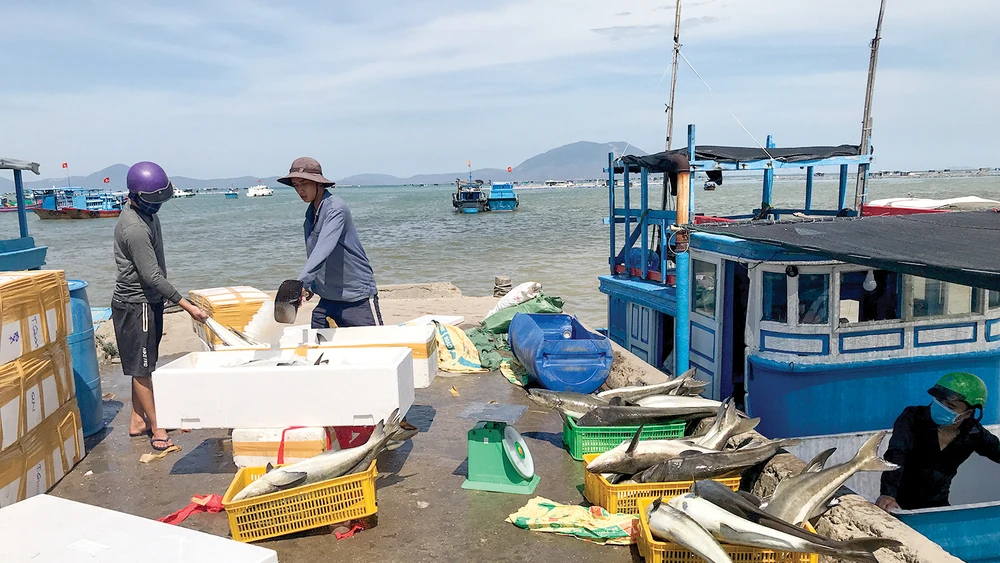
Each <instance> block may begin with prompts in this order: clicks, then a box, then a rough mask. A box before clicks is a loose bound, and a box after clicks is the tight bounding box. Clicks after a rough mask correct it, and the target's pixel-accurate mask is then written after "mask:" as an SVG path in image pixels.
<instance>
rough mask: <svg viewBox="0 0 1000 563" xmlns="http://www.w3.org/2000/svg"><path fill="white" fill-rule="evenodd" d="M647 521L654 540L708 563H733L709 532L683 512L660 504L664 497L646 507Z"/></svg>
mask: <svg viewBox="0 0 1000 563" xmlns="http://www.w3.org/2000/svg"><path fill="white" fill-rule="evenodd" d="M646 518H647V520H648V521H649V532H650V534H652V535H653V537H655V538H657V539H660V540H666V541H670V542H674V543H676V544H678V545H682V546H684V547H686V548H688V549H690V550H691V551H692V552H693V553H694V554H695V555H697V556H698V557H701V558H702V559H704V560H705V561H708V562H709V563H732V559H730V558H729V554H727V553H726V550H724V549H722V546H721V545H719V542H717V541H715V538H713V537H712V534H710V533H709V532H708V530H706V529H705V528H704V527H703V526H701V525H700V524H698V523H697V522H696V521H695V520H694V519H693V518H691V517H690V516H688V515H687V514H685V513H684V512H682V511H680V510H677V509H676V508H674V507H673V506H671V505H670V504H669V503H665V502H663V497H660V498H658V499H656V500H654V501H653V502H651V503H650V504H649V506H647V507H646Z"/></svg>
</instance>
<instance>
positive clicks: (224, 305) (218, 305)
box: [188, 286, 271, 347]
mask: <svg viewBox="0 0 1000 563" xmlns="http://www.w3.org/2000/svg"><path fill="white" fill-rule="evenodd" d="M270 300H271V298H270V297H269V296H268V295H267V294H266V293H264V292H263V291H261V290H259V289H256V288H253V287H248V286H238V287H213V288H210V289H192V290H191V291H190V292H189V293H188V301H190V302H191V303H194V304H195V305H197V306H198V307H199V308H201V310H203V311H205V312H206V313H208V315H209V316H210V317H212V318H213V319H215V320H216V321H218V323H219V324H221V325H222V326H224V327H226V328H235V329H236V330H240V331H242V330H243V329H244V327H246V325H247V324H248V323H249V322H250V320H251V319H253V316H254V315H255V314H257V311H259V310H260V306H261V305H263V304H264V302H265V301H270ZM191 323H192V325H193V326H194V332H195V334H197V335H198V337H199V338H201V340H202V341H203V342H207V343H209V344H211V345H212V346H213V347H214V346H219V345H221V344H222V341H221V340H219V337H218V336H216V335H215V334H214V333H213V332H212V331H211V330H208V329H207V328H206V327H205V325H204V324H202V323H199V322H196V321H193V320H192V321H191Z"/></svg>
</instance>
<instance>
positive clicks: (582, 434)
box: [563, 416, 687, 508]
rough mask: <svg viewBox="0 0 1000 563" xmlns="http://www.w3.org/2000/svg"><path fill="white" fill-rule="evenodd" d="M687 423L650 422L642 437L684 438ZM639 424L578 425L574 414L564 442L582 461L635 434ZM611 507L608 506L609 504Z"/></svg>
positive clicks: (568, 420)
mask: <svg viewBox="0 0 1000 563" xmlns="http://www.w3.org/2000/svg"><path fill="white" fill-rule="evenodd" d="M686 426H687V423H686V422H684V421H683V420H679V421H677V422H667V423H665V424H647V425H645V426H643V428H642V434H641V435H640V436H639V440H669V439H672V438H683V437H684V428H685V427H686ZM638 430H639V427H638V426H577V425H576V420H574V419H573V417H571V416H570V417H566V418H565V419H563V444H564V445H565V446H566V447H567V448H568V449H569V455H570V456H571V457H572V458H573V459H575V460H577V461H579V460H581V459H583V457H584V456H585V455H587V454H603V453H604V452H606V451H608V450H611V449H614V448H617V447H618V446H619V445H621V443H622V442H627V441H629V440H631V439H632V437H633V436H635V433H636V432H637V431H638ZM605 508H607V507H605Z"/></svg>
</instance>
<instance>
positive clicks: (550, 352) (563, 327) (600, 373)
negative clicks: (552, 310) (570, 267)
mask: <svg viewBox="0 0 1000 563" xmlns="http://www.w3.org/2000/svg"><path fill="white" fill-rule="evenodd" d="M508 335H509V339H510V348H511V350H512V351H513V352H514V357H515V358H517V361H518V362H520V363H521V365H523V366H524V367H525V368H526V369H527V370H528V373H529V374H530V375H531V378H532V379H533V380H534V381H536V382H537V383H538V384H539V385H541V386H543V387H545V388H546V389H551V390H553V391H572V392H575V393H593V392H594V391H596V390H597V389H598V388H600V386H601V385H603V384H604V381H605V380H606V379H607V378H608V374H610V373H611V362H612V359H613V357H614V353H613V352H612V350H611V342H610V341H609V340H608V338H607V337H606V336H603V335H601V334H597V333H594V332H590V331H588V330H587V329H586V328H584V326H583V325H582V324H580V321H578V320H577V319H576V317H572V316H570V315H563V314H536V313H518V314H516V315H514V318H513V319H511V321H510V329H509V331H508Z"/></svg>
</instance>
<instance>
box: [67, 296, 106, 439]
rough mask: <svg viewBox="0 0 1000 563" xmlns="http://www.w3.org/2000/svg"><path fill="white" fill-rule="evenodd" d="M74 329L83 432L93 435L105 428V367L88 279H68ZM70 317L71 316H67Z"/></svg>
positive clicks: (75, 375) (72, 338) (71, 344)
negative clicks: (101, 363)
mask: <svg viewBox="0 0 1000 563" xmlns="http://www.w3.org/2000/svg"><path fill="white" fill-rule="evenodd" d="M67 282H68V284H69V301H70V312H71V313H70V314H71V315H72V317H73V318H72V321H71V323H72V327H73V331H72V334H70V335H69V337H67V338H66V343H67V344H68V345H69V354H70V357H71V358H72V360H73V382H74V384H75V385H76V402H77V406H79V408H80V417H81V418H82V419H83V435H84V436H90V435H91V434H96V433H98V432H100V431H101V430H103V429H104V406H103V404H102V403H101V368H100V366H99V365H98V363H97V341H96V340H95V339H94V322H93V317H91V314H90V301H89V300H88V299H87V282H85V281H83V280H67ZM67 320H68V319H67Z"/></svg>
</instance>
